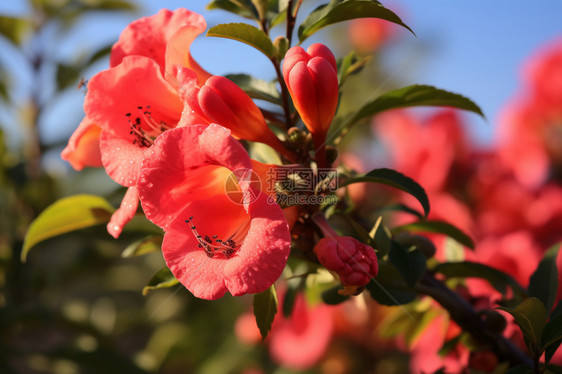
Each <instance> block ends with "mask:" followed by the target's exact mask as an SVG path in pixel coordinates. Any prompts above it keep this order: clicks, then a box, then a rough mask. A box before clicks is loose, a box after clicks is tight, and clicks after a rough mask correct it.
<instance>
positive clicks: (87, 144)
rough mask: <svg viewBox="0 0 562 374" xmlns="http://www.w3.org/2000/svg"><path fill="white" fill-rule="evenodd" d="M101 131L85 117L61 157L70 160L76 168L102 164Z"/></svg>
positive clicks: (80, 168)
mask: <svg viewBox="0 0 562 374" xmlns="http://www.w3.org/2000/svg"><path fill="white" fill-rule="evenodd" d="M100 132H101V129H100V128H99V127H98V126H97V125H96V124H95V123H94V122H93V121H91V120H90V119H89V118H88V117H85V118H84V119H83V120H82V122H80V125H78V128H77V129H76V130H75V131H74V133H73V134H72V136H71V137H70V139H69V141H68V145H67V146H66V148H65V149H63V151H62V153H61V158H62V159H63V160H65V161H68V162H69V163H70V165H72V167H73V168H74V169H75V170H82V169H83V168H84V167H86V166H91V167H100V166H102V162H101V154H100Z"/></svg>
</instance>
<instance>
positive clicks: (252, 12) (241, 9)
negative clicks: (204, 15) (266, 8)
mask: <svg viewBox="0 0 562 374" xmlns="http://www.w3.org/2000/svg"><path fill="white" fill-rule="evenodd" d="M207 9H209V10H212V9H221V10H225V11H227V12H230V13H234V14H237V15H239V16H241V17H244V18H247V19H252V20H257V19H258V12H257V10H256V9H255V8H254V6H253V4H252V3H251V2H248V1H246V0H213V1H211V2H210V3H209V4H208V5H207Z"/></svg>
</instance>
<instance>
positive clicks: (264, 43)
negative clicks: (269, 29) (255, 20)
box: [207, 23, 275, 58]
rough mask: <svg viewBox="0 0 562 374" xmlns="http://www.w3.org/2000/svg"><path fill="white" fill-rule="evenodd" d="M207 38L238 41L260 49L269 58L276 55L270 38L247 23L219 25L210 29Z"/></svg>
mask: <svg viewBox="0 0 562 374" xmlns="http://www.w3.org/2000/svg"><path fill="white" fill-rule="evenodd" d="M207 36H215V37H219V38H227V39H234V40H238V41H239V42H242V43H246V44H248V45H250V46H252V47H254V48H256V49H258V50H259V51H260V52H262V53H263V54H265V55H266V56H267V57H268V58H272V57H273V55H274V54H275V48H274V47H273V43H272V42H271V39H269V36H267V34H266V33H264V32H263V31H261V30H260V29H258V28H257V27H254V26H252V25H249V24H247V23H224V24H221V25H217V26H215V27H211V29H209V31H208V32H207Z"/></svg>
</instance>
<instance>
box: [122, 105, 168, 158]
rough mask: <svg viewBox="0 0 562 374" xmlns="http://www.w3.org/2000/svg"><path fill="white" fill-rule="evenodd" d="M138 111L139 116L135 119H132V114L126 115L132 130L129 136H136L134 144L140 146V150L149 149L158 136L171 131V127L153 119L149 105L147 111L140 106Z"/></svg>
mask: <svg viewBox="0 0 562 374" xmlns="http://www.w3.org/2000/svg"><path fill="white" fill-rule="evenodd" d="M137 110H138V115H137V116H136V117H134V119H132V117H133V114H132V113H127V114H125V117H127V121H129V125H130V128H131V131H130V132H129V134H131V135H133V136H134V139H133V144H136V145H138V146H139V147H140V148H148V147H150V146H151V145H152V144H154V139H156V138H157V137H158V135H160V134H162V133H163V132H164V131H166V130H169V129H170V128H171V127H170V126H168V125H167V124H166V123H165V122H164V121H160V122H158V121H156V120H155V119H154V117H152V112H151V111H150V106H149V105H147V106H146V108H145V109H143V107H142V106H138V107H137Z"/></svg>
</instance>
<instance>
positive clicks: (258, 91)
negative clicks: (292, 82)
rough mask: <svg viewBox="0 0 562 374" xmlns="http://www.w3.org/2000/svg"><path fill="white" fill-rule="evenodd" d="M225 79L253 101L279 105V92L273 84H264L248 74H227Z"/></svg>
mask: <svg viewBox="0 0 562 374" xmlns="http://www.w3.org/2000/svg"><path fill="white" fill-rule="evenodd" d="M225 77H226V78H228V79H230V80H231V81H233V82H234V83H236V84H237V85H238V87H240V88H241V89H242V90H244V92H246V93H247V94H248V96H250V97H251V98H253V99H258V100H264V101H268V102H270V103H273V104H281V98H280V97H279V91H277V88H276V87H275V84H274V83H273V82H266V81H264V80H262V79H258V78H255V77H252V76H251V75H248V74H227V75H226V76H225Z"/></svg>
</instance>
